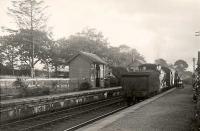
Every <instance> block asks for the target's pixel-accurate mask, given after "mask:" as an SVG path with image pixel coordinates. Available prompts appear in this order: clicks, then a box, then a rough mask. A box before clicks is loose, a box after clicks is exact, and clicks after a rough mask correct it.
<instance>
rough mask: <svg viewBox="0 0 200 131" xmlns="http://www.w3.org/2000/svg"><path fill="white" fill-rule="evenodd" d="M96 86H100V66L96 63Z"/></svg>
mask: <svg viewBox="0 0 200 131" xmlns="http://www.w3.org/2000/svg"><path fill="white" fill-rule="evenodd" d="M96 87H100V66H99V65H96Z"/></svg>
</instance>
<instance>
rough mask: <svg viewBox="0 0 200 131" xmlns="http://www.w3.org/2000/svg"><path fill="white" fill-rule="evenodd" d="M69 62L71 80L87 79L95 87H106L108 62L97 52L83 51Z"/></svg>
mask: <svg viewBox="0 0 200 131" xmlns="http://www.w3.org/2000/svg"><path fill="white" fill-rule="evenodd" d="M68 64H69V78H70V79H71V80H87V81H88V82H89V83H91V85H92V86H93V87H104V78H105V73H106V72H105V71H106V65H107V63H106V62H105V61H104V60H102V59H101V58H100V57H99V56H97V55H96V54H92V53H88V52H82V51H81V52H79V53H78V54H77V55H75V56H74V57H72V58H71V59H70V60H69V61H68Z"/></svg>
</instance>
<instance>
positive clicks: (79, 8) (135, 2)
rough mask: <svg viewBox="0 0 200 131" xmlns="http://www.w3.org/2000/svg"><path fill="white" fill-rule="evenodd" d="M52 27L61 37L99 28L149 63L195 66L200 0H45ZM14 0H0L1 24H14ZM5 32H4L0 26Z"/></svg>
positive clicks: (49, 22)
mask: <svg viewBox="0 0 200 131" xmlns="http://www.w3.org/2000/svg"><path fill="white" fill-rule="evenodd" d="M44 2H45V4H46V5H48V6H49V8H48V10H47V13H48V15H49V16H50V17H49V20H48V26H49V27H50V28H52V32H53V37H54V38H55V39H59V38H61V37H68V36H69V35H71V34H74V33H76V32H80V31H81V30H83V29H84V28H87V27H88V28H96V29H97V30H98V31H101V32H102V33H103V35H104V36H105V37H106V38H108V40H109V42H110V44H111V45H112V46H119V45H121V44H125V45H128V46H130V47H132V48H135V49H137V50H138V51H139V53H141V54H142V55H143V56H144V57H145V59H146V61H147V62H150V63H152V62H154V60H155V59H158V58H163V59H165V60H166V61H167V62H168V63H174V62H175V61H176V60H178V59H183V60H185V61H186V62H187V63H188V64H189V70H192V58H193V57H195V58H197V52H198V50H200V36H199V37H197V36H195V32H197V31H200V0H44ZM10 5H11V2H10V0H0V16H1V18H0V26H6V27H15V23H14V21H13V19H12V18H10V17H9V16H8V15H7V13H6V12H7V7H9V6H10ZM0 34H3V32H2V31H0Z"/></svg>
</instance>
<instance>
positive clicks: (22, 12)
mask: <svg viewBox="0 0 200 131" xmlns="http://www.w3.org/2000/svg"><path fill="white" fill-rule="evenodd" d="M45 9H46V6H44V2H43V1H37V0H13V1H12V7H10V8H8V14H9V15H11V16H12V17H13V18H14V19H15V22H16V24H17V25H18V27H19V30H26V31H27V32H24V33H27V35H29V39H27V43H28V44H29V51H30V52H29V54H31V61H30V67H31V76H32V77H34V65H35V63H37V62H38V61H37V60H36V61H35V60H34V58H35V50H36V49H35V40H34V39H35V38H34V31H39V30H42V31H44V29H45V27H46V21H47V16H46V15H45V13H44V11H45ZM28 30H29V31H28ZM27 43H26V44H27ZM30 49H31V50H30Z"/></svg>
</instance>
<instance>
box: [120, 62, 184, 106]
mask: <svg viewBox="0 0 200 131" xmlns="http://www.w3.org/2000/svg"><path fill="white" fill-rule="evenodd" d="M138 68H139V71H136V72H128V73H125V74H122V77H121V85H122V89H123V92H124V97H125V99H126V100H127V103H128V104H130V103H132V102H136V101H138V100H140V99H145V98H149V97H151V96H153V95H156V94H158V93H160V92H162V91H165V90H168V89H170V88H173V87H175V86H177V85H178V83H179V82H180V77H179V75H178V73H177V72H176V71H175V70H173V69H169V68H167V67H162V66H160V65H156V64H142V65H140V66H139V67H138Z"/></svg>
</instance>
